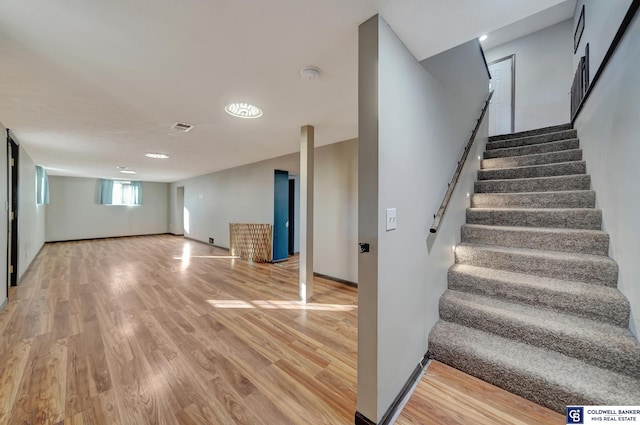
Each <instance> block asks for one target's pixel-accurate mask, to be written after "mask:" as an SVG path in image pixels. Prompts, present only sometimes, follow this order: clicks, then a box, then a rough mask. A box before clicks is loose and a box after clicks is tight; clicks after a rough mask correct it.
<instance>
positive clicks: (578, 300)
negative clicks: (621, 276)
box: [448, 268, 629, 328]
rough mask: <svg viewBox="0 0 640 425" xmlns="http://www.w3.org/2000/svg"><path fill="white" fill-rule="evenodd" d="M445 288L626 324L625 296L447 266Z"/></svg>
mask: <svg viewBox="0 0 640 425" xmlns="http://www.w3.org/2000/svg"><path fill="white" fill-rule="evenodd" d="M448 287H449V289H453V290H456V291H463V292H469V293H474V294H478V295H484V296H490V297H493V298H497V299H501V300H504V301H509V302H517V303H520V304H528V305H532V306H540V307H542V308H546V309H549V310H553V311H557V312H558V313H565V314H572V315H574V316H579V317H584V318H585V319H591V320H598V321H602V322H604V323H609V324H612V325H615V326H620V327H623V328H627V327H628V326H629V302H628V301H627V300H626V299H622V300H620V299H610V298H609V299H607V298H605V297H598V296H597V295H593V296H590V295H588V294H580V295H579V296H577V295H576V294H575V293H567V292H563V291H561V289H562V288H558V290H553V289H546V290H541V289H540V288H537V287H531V286H527V285H523V284H520V283H519V282H514V281H502V280H497V279H490V278H484V277H478V276H473V275H469V274H466V273H459V272H457V271H455V270H454V269H453V268H451V269H449V273H448Z"/></svg>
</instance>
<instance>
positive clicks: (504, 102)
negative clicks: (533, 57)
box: [489, 54, 516, 136]
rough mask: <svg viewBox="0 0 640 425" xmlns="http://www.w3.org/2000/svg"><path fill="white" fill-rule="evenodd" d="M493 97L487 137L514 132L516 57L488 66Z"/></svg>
mask: <svg viewBox="0 0 640 425" xmlns="http://www.w3.org/2000/svg"><path fill="white" fill-rule="evenodd" d="M489 72H490V73H491V81H490V82H489V87H490V88H491V89H492V90H493V97H492V98H491V102H490V103H489V136H495V135H497V134H506V133H513V132H514V131H515V82H516V55H515V54H514V55H510V56H506V57H504V58H501V59H498V60H495V61H493V62H491V63H490V64H489Z"/></svg>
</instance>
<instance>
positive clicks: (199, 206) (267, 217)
mask: <svg viewBox="0 0 640 425" xmlns="http://www.w3.org/2000/svg"><path fill="white" fill-rule="evenodd" d="M356 152H357V141H356V140H355V139H354V140H350V141H346V142H340V143H336V144H332V145H327V146H322V147H318V148H316V150H315V175H314V177H315V196H316V198H315V199H316V200H315V203H314V219H315V223H314V232H315V234H314V271H315V272H317V273H322V274H326V275H328V276H333V277H336V278H340V279H345V280H349V281H353V282H357V262H356V260H355V255H356V253H357V230H356V229H357V217H358V215H357V206H356V205H357V203H356V199H357V188H358V186H357V155H356ZM299 169H300V155H299V154H291V155H286V156H282V157H278V158H273V159H268V160H266V161H261V162H257V163H253V164H248V165H244V166H241V167H236V168H231V169H228V170H223V171H219V172H216V173H211V174H206V175H203V176H198V177H194V178H191V179H187V180H182V181H179V182H175V183H172V184H171V189H170V194H171V196H170V210H171V211H172V214H171V217H170V222H171V226H172V230H171V231H172V232H175V231H174V230H173V229H177V228H178V227H177V226H179V223H177V218H176V214H175V211H176V208H177V207H176V204H177V202H176V188H177V187H179V186H184V200H185V201H184V205H185V223H186V222H187V221H188V226H185V227H186V228H185V236H186V237H188V238H192V239H196V240H199V241H202V242H208V240H209V238H210V237H212V238H214V243H215V245H218V246H222V247H225V248H226V247H228V246H229V223H270V224H273V185H274V170H284V171H289V173H290V174H298V173H299ZM187 217H188V219H187ZM187 230H188V231H187Z"/></svg>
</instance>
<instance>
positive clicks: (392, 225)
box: [387, 208, 398, 231]
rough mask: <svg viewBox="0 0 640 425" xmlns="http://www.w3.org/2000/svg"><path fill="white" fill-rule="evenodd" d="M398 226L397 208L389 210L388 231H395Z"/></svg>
mask: <svg viewBox="0 0 640 425" xmlns="http://www.w3.org/2000/svg"><path fill="white" fill-rule="evenodd" d="M397 224H398V219H397V216H396V209H395V208H387V231H389V230H395V229H396V227H397Z"/></svg>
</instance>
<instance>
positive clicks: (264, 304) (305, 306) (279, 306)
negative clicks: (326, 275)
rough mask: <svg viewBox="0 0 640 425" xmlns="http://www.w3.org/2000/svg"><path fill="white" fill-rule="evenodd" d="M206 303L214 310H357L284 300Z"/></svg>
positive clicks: (344, 306) (209, 301)
mask: <svg viewBox="0 0 640 425" xmlns="http://www.w3.org/2000/svg"><path fill="white" fill-rule="evenodd" d="M207 303H209V305H211V306H212V307H214V308H223V309H225V308H229V309H247V308H260V309H264V310H307V311H314V310H316V311H352V310H356V309H357V308H358V306H357V305H352V304H321V303H305V302H302V301H286V300H283V301H277V300H251V301H243V300H207Z"/></svg>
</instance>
